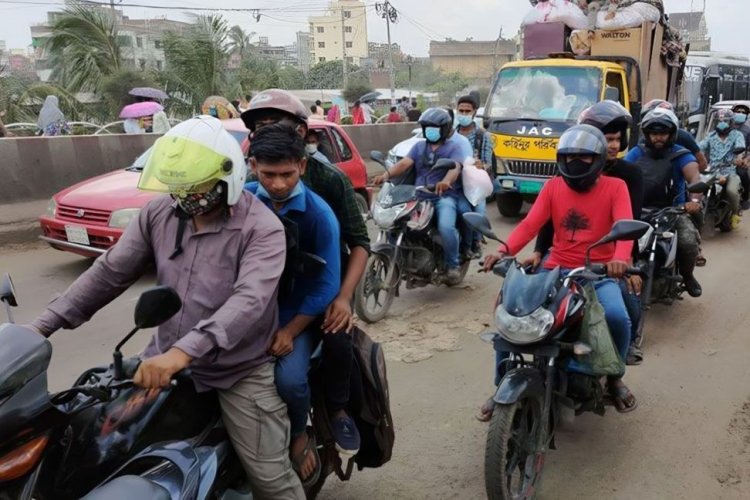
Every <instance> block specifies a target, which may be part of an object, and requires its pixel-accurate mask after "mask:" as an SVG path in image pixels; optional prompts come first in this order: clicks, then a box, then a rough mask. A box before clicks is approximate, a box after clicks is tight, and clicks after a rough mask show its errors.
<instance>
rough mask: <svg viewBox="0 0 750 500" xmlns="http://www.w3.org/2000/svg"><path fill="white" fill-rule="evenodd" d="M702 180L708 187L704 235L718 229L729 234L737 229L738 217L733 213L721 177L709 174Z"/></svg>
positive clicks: (704, 207)
mask: <svg viewBox="0 0 750 500" xmlns="http://www.w3.org/2000/svg"><path fill="white" fill-rule="evenodd" d="M701 180H702V181H703V182H705V183H706V184H707V185H708V190H707V192H706V196H705V200H704V201H705V203H704V205H703V220H704V224H703V233H710V232H711V231H714V230H716V229H718V230H719V231H721V232H722V233H728V232H730V231H732V230H733V229H736V221H737V219H735V217H737V215H736V214H735V213H734V212H732V207H731V206H730V204H729V201H728V200H727V199H726V194H725V190H724V185H723V184H722V183H721V182H720V178H719V176H718V175H716V174H713V173H710V172H708V173H707V174H705V175H701Z"/></svg>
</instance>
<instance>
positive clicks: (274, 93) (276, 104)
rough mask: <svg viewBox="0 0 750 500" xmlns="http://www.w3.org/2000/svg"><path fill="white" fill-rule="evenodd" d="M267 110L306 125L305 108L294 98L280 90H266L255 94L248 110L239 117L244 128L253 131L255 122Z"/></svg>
mask: <svg viewBox="0 0 750 500" xmlns="http://www.w3.org/2000/svg"><path fill="white" fill-rule="evenodd" d="M268 110H276V111H281V112H283V113H285V114H287V115H289V116H290V117H291V118H293V119H294V120H297V121H298V122H300V123H304V124H305V125H306V124H307V117H308V110H307V107H305V105H304V104H302V101H300V100H299V99H298V98H297V97H296V96H294V95H292V94H290V93H289V92H287V91H286V90H281V89H268V90H264V91H263V92H260V93H259V94H256V95H255V97H253V98H252V100H251V101H250V107H249V108H248V110H247V111H245V112H244V113H242V115H240V117H241V118H242V121H243V122H244V123H245V126H246V127H247V128H248V129H250V130H252V131H254V130H255V120H256V119H257V118H258V116H261V115H262V114H263V113H264V112H266V111H268Z"/></svg>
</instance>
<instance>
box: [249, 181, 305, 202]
mask: <svg viewBox="0 0 750 500" xmlns="http://www.w3.org/2000/svg"><path fill="white" fill-rule="evenodd" d="M255 194H256V195H257V196H259V197H262V198H266V199H268V200H271V201H273V202H274V203H286V202H287V201H289V200H291V199H292V198H294V197H296V196H299V195H301V194H302V179H300V180H299V181H297V185H296V186H294V189H292V190H291V191H289V194H287V195H286V196H284V197H283V198H277V197H274V196H271V193H269V192H268V191H266V188H264V187H263V184H261V183H258V189H257V191H256V192H255Z"/></svg>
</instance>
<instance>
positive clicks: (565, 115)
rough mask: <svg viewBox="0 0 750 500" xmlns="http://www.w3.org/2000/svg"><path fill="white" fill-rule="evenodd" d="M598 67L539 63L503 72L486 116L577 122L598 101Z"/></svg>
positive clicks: (507, 69) (599, 76)
mask: <svg viewBox="0 0 750 500" xmlns="http://www.w3.org/2000/svg"><path fill="white" fill-rule="evenodd" d="M600 88H601V71H600V70H599V69H596V68H569V67H562V66H536V67H524V68H506V69H503V70H502V71H500V74H499V75H498V79H497V82H496V83H495V86H494V88H493V89H492V95H491V96H490V99H489V104H488V106H487V110H486V112H485V116H486V117H488V118H490V119H492V120H547V121H564V122H574V121H575V120H576V119H577V118H578V115H579V114H580V113H581V111H583V110H584V109H586V108H587V107H589V106H591V105H592V104H594V103H596V102H598V101H599V95H600Z"/></svg>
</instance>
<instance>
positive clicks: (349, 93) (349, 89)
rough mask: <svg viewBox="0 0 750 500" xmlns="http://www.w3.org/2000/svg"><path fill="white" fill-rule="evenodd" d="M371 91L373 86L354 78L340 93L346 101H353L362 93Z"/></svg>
mask: <svg viewBox="0 0 750 500" xmlns="http://www.w3.org/2000/svg"><path fill="white" fill-rule="evenodd" d="M372 91H373V88H372V85H370V83H369V82H362V81H357V80H355V81H351V82H349V83H348V84H347V86H346V88H345V89H344V92H343V93H342V94H343V96H344V99H346V100H347V101H348V102H354V101H356V100H357V99H359V98H360V97H362V96H363V95H365V94H367V93H368V92H372Z"/></svg>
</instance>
